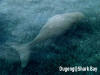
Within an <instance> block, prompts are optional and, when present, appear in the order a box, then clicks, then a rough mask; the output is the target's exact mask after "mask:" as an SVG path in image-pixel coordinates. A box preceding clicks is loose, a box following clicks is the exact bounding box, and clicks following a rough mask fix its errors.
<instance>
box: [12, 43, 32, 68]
mask: <svg viewBox="0 0 100 75" xmlns="http://www.w3.org/2000/svg"><path fill="white" fill-rule="evenodd" d="M12 47H13V48H14V49H16V51H17V52H18V54H19V56H20V61H21V67H22V68H24V67H26V66H27V64H28V61H29V57H30V49H29V47H28V45H27V44H25V45H12Z"/></svg>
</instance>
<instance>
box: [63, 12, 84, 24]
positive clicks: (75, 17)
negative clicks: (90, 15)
mask: <svg viewBox="0 0 100 75" xmlns="http://www.w3.org/2000/svg"><path fill="white" fill-rule="evenodd" d="M63 16H64V17H65V18H67V19H68V18H70V19H73V20H75V21H76V22H77V21H80V20H81V19H84V18H85V15H84V14H83V13H82V12H71V13H65V14H63Z"/></svg>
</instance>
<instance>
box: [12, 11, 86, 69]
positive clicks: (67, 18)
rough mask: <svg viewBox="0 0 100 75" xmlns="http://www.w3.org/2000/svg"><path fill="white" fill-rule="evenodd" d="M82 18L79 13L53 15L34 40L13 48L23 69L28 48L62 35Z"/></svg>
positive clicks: (82, 15) (27, 57)
mask: <svg viewBox="0 0 100 75" xmlns="http://www.w3.org/2000/svg"><path fill="white" fill-rule="evenodd" d="M84 17H85V16H84V14H83V13H81V12H71V13H64V14H58V15H55V16H53V17H51V18H50V19H49V20H48V21H47V23H46V24H45V25H44V26H43V27H42V28H41V30H40V32H39V34H38V35H37V36H36V37H35V39H33V41H31V42H29V43H27V44H24V45H20V46H17V47H16V46H13V47H14V48H16V50H17V51H18V53H19V56H20V60H21V66H22V67H23V68H24V67H25V66H26V65H27V63H28V60H29V56H30V47H32V46H34V45H35V44H37V43H40V42H43V41H45V40H47V39H50V38H53V37H57V36H60V35H62V34H64V33H65V32H66V31H67V30H68V29H69V28H71V26H73V25H74V23H76V22H79V21H80V20H82V19H83V18H84Z"/></svg>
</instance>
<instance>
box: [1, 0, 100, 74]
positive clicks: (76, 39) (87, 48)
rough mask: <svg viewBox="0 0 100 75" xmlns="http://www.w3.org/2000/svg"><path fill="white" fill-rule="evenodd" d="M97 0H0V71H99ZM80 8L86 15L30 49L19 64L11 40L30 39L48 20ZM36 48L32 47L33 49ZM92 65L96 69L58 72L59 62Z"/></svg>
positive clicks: (18, 72) (29, 72)
mask: <svg viewBox="0 0 100 75" xmlns="http://www.w3.org/2000/svg"><path fill="white" fill-rule="evenodd" d="M99 7H100V0H0V75H65V74H68V75H75V74H76V75H99V74H100V71H99V68H100V65H99V61H100V21H99V20H100V9H99ZM74 11H81V12H83V13H84V14H85V15H86V19H85V20H83V21H82V22H80V23H78V24H77V27H73V28H72V29H71V30H69V31H68V32H66V34H64V35H62V36H59V37H57V38H56V39H50V40H49V41H47V42H46V43H43V44H40V45H39V46H35V47H34V48H33V49H32V53H31V56H30V62H29V64H28V66H27V67H26V68H25V69H22V68H21V67H20V60H19V56H18V53H17V52H16V50H14V49H12V48H11V46H10V44H11V43H17V44H23V43H28V42H30V41H32V40H33V39H34V38H35V36H36V35H37V34H38V33H39V30H40V29H41V27H42V26H43V25H44V24H45V23H46V22H47V20H48V19H49V18H50V17H52V16H54V15H56V14H62V13H67V12H74ZM34 50H35V51H34ZM61 65H62V66H77V65H78V66H91V65H92V66H95V67H98V72H97V73H95V72H78V73H72V72H68V73H64V72H59V69H58V67H59V66H61Z"/></svg>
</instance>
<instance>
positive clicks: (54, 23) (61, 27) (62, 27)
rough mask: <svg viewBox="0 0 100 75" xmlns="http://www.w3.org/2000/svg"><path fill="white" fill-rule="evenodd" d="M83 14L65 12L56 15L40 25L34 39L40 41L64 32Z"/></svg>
mask: <svg viewBox="0 0 100 75" xmlns="http://www.w3.org/2000/svg"><path fill="white" fill-rule="evenodd" d="M83 17H84V15H83V14H82V13H80V12H74V13H66V14H61V15H56V16H54V17H52V18H50V19H49V20H48V22H47V23H46V24H45V25H44V26H43V27H42V29H41V30H40V33H39V35H38V36H37V37H36V38H35V40H38V41H42V40H46V39H49V38H52V37H55V36H59V35H61V34H63V33H64V32H66V30H68V29H69V28H70V27H71V26H72V25H74V24H73V23H75V22H78V21H80V20H81V19H82V18H83Z"/></svg>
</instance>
